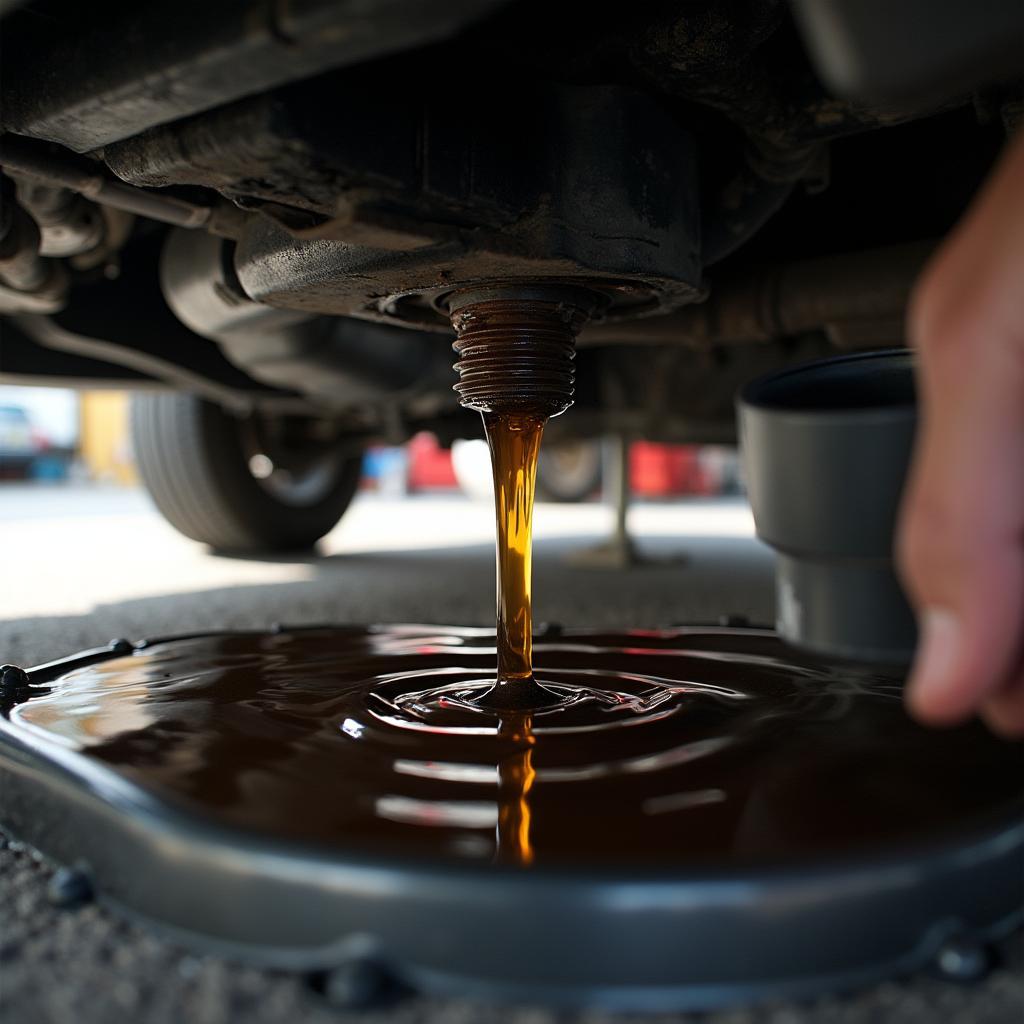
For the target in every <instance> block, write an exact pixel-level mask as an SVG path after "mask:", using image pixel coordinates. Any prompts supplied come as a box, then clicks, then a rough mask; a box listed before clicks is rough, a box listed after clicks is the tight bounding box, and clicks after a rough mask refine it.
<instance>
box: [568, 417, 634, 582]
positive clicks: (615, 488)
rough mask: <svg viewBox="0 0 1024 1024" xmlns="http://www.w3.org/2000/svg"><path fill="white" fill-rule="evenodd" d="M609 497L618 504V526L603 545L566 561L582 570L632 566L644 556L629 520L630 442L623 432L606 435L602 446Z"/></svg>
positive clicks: (571, 555) (603, 476) (609, 500)
mask: <svg viewBox="0 0 1024 1024" xmlns="http://www.w3.org/2000/svg"><path fill="white" fill-rule="evenodd" d="M601 456H602V463H603V473H602V479H603V480H604V495H605V500H606V501H608V502H609V504H611V503H614V507H615V528H614V530H613V532H612V535H611V536H610V537H609V538H608V539H607V540H604V541H601V543H600V544H596V545H594V546H593V547H590V548H584V549H583V550H582V551H575V552H573V553H572V554H570V555H569V556H567V558H566V562H567V563H568V564H569V565H572V566H574V567H576V568H581V569H628V568H629V567H630V566H633V565H639V564H640V563H641V562H642V561H643V559H642V558H641V557H640V555H639V554H638V553H637V550H636V547H635V545H634V544H633V540H632V538H631V537H630V536H629V530H628V527H627V523H626V515H627V513H628V511H629V442H628V441H627V440H626V438H625V436H623V435H622V434H617V435H614V436H611V437H607V438H605V441H604V444H603V445H602V448H601Z"/></svg>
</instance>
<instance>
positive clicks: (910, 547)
mask: <svg viewBox="0 0 1024 1024" xmlns="http://www.w3.org/2000/svg"><path fill="white" fill-rule="evenodd" d="M1021 183H1024V140H1018V143H1017V145H1016V146H1015V147H1014V149H1013V151H1012V152H1011V153H1009V154H1008V155H1007V157H1006V158H1005V160H1004V161H1003V164H1002V165H1001V167H1000V170H999V172H998V173H997V174H996V176H995V178H994V179H993V180H992V182H990V184H989V185H988V186H987V187H986V189H985V191H984V192H983V193H982V195H981V197H980V198H979V200H978V201H977V202H976V204H975V206H974V208H972V211H971V212H970V214H969V215H968V217H967V218H965V220H964V222H963V223H962V225H961V226H960V228H959V229H958V230H957V232H956V233H955V234H954V236H953V237H952V238H951V239H950V241H949V242H948V243H947V244H946V246H945V247H944V248H943V250H942V251H941V252H940V254H939V256H938V257H937V259H936V260H935V261H934V263H933V265H932V266H931V267H930V268H929V269H928V271H927V272H926V274H925V276H924V278H923V281H922V284H921V285H920V287H919V289H918V292H917V294H916V296H915V301H914V304H913V309H912V315H911V320H910V330H911V336H912V340H913V342H914V344H915V345H916V346H917V348H918V350H919V363H920V366H919V375H918V385H919V392H920V401H921V422H920V428H919V435H918V443H917V450H916V452H915V458H914V467H913V470H912V472H911V476H910V479H909V481H908V486H907V491H906V494H905V497H904V503H903V509H902V512H901V520H900V526H899V531H898V536H897V559H898V563H899V567H900V571H901V575H902V577H903V580H904V583H905V586H906V589H907V592H908V594H909V596H910V598H911V601H912V602H913V604H914V605H915V607H916V609H917V611H918V617H919V622H920V625H921V639H920V642H919V648H918V656H917V659H916V661H915V665H914V668H913V670H912V673H911V679H910V682H909V684H908V689H907V701H908V705H909V707H910V710H911V711H912V712H913V713H914V714H915V715H917V717H919V718H920V719H921V720H923V721H925V722H928V723H932V724H952V723H954V722H958V721H961V720H963V719H965V718H967V717H969V716H970V715H971V714H973V713H974V712H976V711H978V710H979V709H983V712H984V715H985V718H986V720H987V721H988V722H989V723H990V724H991V725H992V727H993V728H994V729H996V730H997V731H1000V732H1003V733H1011V732H1015V731H1019V732H1024V184H1021Z"/></svg>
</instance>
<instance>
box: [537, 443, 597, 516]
mask: <svg viewBox="0 0 1024 1024" xmlns="http://www.w3.org/2000/svg"><path fill="white" fill-rule="evenodd" d="M601 471H602V455H601V441H600V440H592V441H571V442H566V443H565V444H560V445H557V446H552V447H551V448H542V449H541V453H540V458H539V459H538V461H537V497H538V498H540V499H541V500H543V501H586V499H587V498H589V497H590V496H591V495H593V494H595V493H597V492H598V491H599V490H600V489H601V477H602V472H601Z"/></svg>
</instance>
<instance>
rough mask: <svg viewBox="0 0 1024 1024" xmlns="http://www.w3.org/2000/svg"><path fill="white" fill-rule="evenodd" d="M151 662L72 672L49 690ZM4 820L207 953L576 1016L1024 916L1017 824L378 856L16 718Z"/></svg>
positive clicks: (940, 944) (697, 1004)
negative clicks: (823, 847) (251, 826)
mask: <svg viewBox="0 0 1024 1024" xmlns="http://www.w3.org/2000/svg"><path fill="white" fill-rule="evenodd" d="M431 628H433V629H436V628H437V627H431ZM170 639H180V638H167V640H170ZM160 642H166V640H161V641H160ZM130 649H131V645H126V644H124V643H123V642H121V643H118V644H112V645H110V646H109V647H107V648H100V649H97V650H95V651H90V652H86V653H85V654H83V655H80V656H77V657H75V658H70V659H65V660H62V661H58V662H51V663H49V664H47V665H45V666H41V667H40V668H38V669H35V670H32V671H30V672H29V673H28V684H29V686H31V685H38V684H45V683H47V682H50V681H53V680H54V679H56V678H58V677H59V676H61V675H63V674H64V673H66V672H68V671H70V670H72V669H74V668H78V667H81V666H83V665H86V664H90V663H96V662H100V661H103V660H106V659H108V658H112V657H117V656H122V655H124V654H126V653H128V651H129V650H130ZM0 820H2V821H3V823H4V825H5V826H6V827H8V828H10V830H11V831H12V832H13V833H14V834H15V835H17V836H18V838H20V839H22V840H25V841H27V842H29V843H31V844H32V845H34V846H36V847H38V848H39V849H40V850H41V851H42V852H43V853H45V854H46V855H48V856H49V857H51V858H52V859H54V860H56V861H58V862H60V863H64V864H74V865H75V866H76V867H77V868H79V869H82V870H84V871H85V872H86V873H87V874H88V876H89V878H90V880H91V881H92V883H93V885H94V887H95V889H96V891H97V892H98V893H99V896H100V898H101V899H102V900H103V901H105V902H107V903H109V904H110V905H112V906H114V907H115V908H116V909H117V910H119V911H120V912H122V913H124V914H127V915H128V916H130V917H134V918H138V919H141V920H144V921H145V922H146V923H147V924H148V925H150V926H152V927H154V928H155V929H157V930H158V931H162V932H163V933H164V934H167V935H169V936H170V937H172V938H174V939H175V940H177V941H179V942H181V943H182V944H184V945H187V946H192V947H196V948H199V949H201V950H204V951H209V952H214V953H220V954H224V955H226V956H228V957H231V958H234V959H240V960H243V961H247V962H252V963H259V964H263V965H268V966H273V967H278V968H284V969H291V970H302V971H307V970H308V971H312V970H324V969H331V968H334V967H336V966H339V965H342V964H347V963H351V962H352V961H353V960H369V961H372V962H374V963H375V964H377V965H379V966H383V967H384V968H385V969H386V970H388V971H390V972H391V973H393V974H394V976H395V977H396V979H397V980H399V981H401V982H404V983H405V984H408V985H410V986H411V987H413V988H416V989H419V990H422V991H426V992H431V993H439V994H458V995H461V996H469V997H474V996H476V997H485V998H488V999H497V1000H511V1001H524V1002H526V1001H529V1002H543V1003H547V1004H550V1005H559V1006H600V1007H603V1008H607V1009H640V1010H659V1009H704V1008H712V1007H718V1006H722V1005H727V1004H733V1003H739V1002H749V1001H758V1000H763V999H768V998H785V997H803V996H812V995H815V994H819V993H823V992H835V991H842V990H848V989H851V988H855V987H858V986H860V985H863V984H867V983H870V982H872V981H875V980H879V979H881V978H884V977H889V976H893V975H898V974H902V973H906V972H909V971H911V970H914V969H916V968H919V967H922V966H925V965H927V964H929V963H932V962H938V963H940V964H941V963H942V962H943V959H942V951H943V949H944V948H946V947H947V946H948V944H949V943H951V942H957V943H963V942H965V941H966V942H968V943H970V942H973V943H977V944H984V943H985V942H988V941H992V940H995V939H998V938H999V937H1001V936H1002V935H1003V934H1005V933H1007V932H1009V931H1010V930H1012V929H1013V928H1014V927H1015V926H1017V925H1018V924H1019V923H1020V921H1021V919H1022V914H1021V907H1022V904H1024V870H1022V868H1024V823H1022V822H1021V821H1020V818H1019V815H1016V814H1008V815H1007V816H1006V817H1001V818H999V819H995V820H988V821H979V822H974V823H973V824H972V826H970V827H969V828H968V829H966V830H965V832H964V834H963V835H961V836H958V837H956V838H955V839H946V840H944V841H941V842H938V841H932V842H927V843H920V844H913V845H912V844H906V845H903V846H901V847H899V848H890V849H888V850H886V852H884V853H876V854H873V855H867V854H864V855H858V856H856V857H847V858H842V859H839V858H835V859H833V858H829V859H827V860H825V859H821V860H820V861H816V862H814V863H804V864H799V865H790V866H786V867H773V868H770V869H769V868H730V869H728V870H718V871H715V870H697V869H692V868H688V869H686V870H685V871H678V872H675V873H673V872H672V871H670V870H659V871H653V870H644V871H638V870H636V869H631V870H629V871H625V870H621V869H620V870H618V871H616V870H614V869H612V868H602V869H588V870H586V871H571V870H566V869H556V868H545V867H539V868H534V869H530V870H528V871H524V870H521V869H516V868H510V867H504V868H503V867H494V866H481V865H474V864H467V865H465V866H452V865H435V864H429V863H425V862H414V861H399V860H394V859H390V860H383V859H381V860H372V859H370V858H368V857H366V856H365V855H364V856H353V857H345V856H341V855H337V854H326V853H324V852H323V851H322V850H320V849H317V848H313V847H302V846H299V845H292V844H289V845H288V846H284V845H279V844H276V843H274V842H272V841H269V840H264V839H256V838H253V836H252V835H250V834H246V833H243V832H241V831H234V830H231V829H228V828H225V827H222V826H216V825H211V824H209V823H207V822H204V821H201V820H199V819H198V818H194V817H192V816H190V815H187V814H185V813H183V812H181V811H177V810H175V809H173V808H171V807H169V806H167V805H165V804H163V803H161V802H160V801H159V800H158V799H157V798H155V797H154V796H152V795H150V794H148V793H147V792H145V791H144V790H142V789H141V788H140V787H138V786H136V785H135V784H133V783H132V782H130V781H129V780H127V779H126V778H125V777H123V776H121V775H118V774H117V773H116V772H114V771H113V770H112V769H109V768H107V767H105V766H103V765H101V764H99V763H97V762H95V761H89V760H88V759H87V758H85V757H83V756H82V755H81V754H79V753H76V752H74V751H71V750H67V749H63V750H62V749H60V748H58V747H57V746H56V745H55V744H53V743H52V742H46V741H44V740H41V739H39V738H38V737H33V736H32V735H31V734H29V733H27V732H26V731H25V730H20V729H17V728H15V727H13V726H12V725H11V724H10V723H9V722H8V721H7V720H6V718H0Z"/></svg>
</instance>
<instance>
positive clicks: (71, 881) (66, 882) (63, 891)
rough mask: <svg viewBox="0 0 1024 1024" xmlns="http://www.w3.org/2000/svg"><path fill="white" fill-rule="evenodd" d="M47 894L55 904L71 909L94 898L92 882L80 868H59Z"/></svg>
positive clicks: (47, 889)
mask: <svg viewBox="0 0 1024 1024" xmlns="http://www.w3.org/2000/svg"><path fill="white" fill-rule="evenodd" d="M46 896H47V899H48V900H49V901H50V903H51V904H53V906H55V907H60V908H61V909H63V910H71V909H73V908H75V907H80V906H82V905H83V904H85V903H89V902H90V901H91V900H92V897H93V889H92V882H91V881H90V880H89V876H88V875H87V874H86V873H85V872H84V871H82V870H80V869H79V868H58V870H57V871H56V872H54V875H53V877H52V878H51V879H50V882H49V885H48V886H47V887H46Z"/></svg>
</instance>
